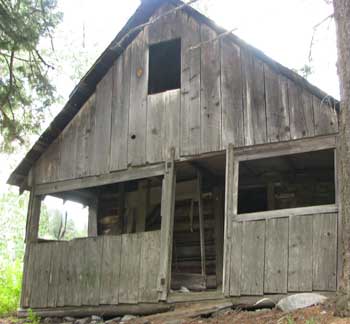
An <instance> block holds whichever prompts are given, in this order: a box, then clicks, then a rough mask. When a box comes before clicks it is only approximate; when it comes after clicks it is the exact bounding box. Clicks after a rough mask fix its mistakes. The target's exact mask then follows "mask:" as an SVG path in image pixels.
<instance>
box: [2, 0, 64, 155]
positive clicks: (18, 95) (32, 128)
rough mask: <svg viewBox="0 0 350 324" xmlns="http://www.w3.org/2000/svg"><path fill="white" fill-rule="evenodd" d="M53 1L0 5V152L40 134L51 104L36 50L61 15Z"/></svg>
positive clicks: (13, 0) (15, 0)
mask: <svg viewBox="0 0 350 324" xmlns="http://www.w3.org/2000/svg"><path fill="white" fill-rule="evenodd" d="M56 5H57V1H56V0H40V1H36V0H1V1H0V135H1V137H2V138H1V139H2V140H1V141H0V151H8V152H10V151H12V150H13V149H14V147H15V143H21V144H23V143H25V142H26V140H25V139H27V138H28V135H29V134H32V133H35V132H37V131H39V130H40V125H41V123H42V121H43V119H44V113H45V108H47V107H48V106H50V105H51V104H52V103H53V102H55V100H56V98H55V89H54V87H53V86H52V84H51V83H50V81H49V77H48V72H49V70H50V69H52V68H53V67H52V66H51V65H50V64H49V63H47V62H46V61H45V59H44V57H46V56H47V54H48V53H45V51H43V50H41V49H40V41H41V40H42V39H44V38H48V37H51V34H52V32H53V30H54V28H55V27H56V25H57V24H58V23H59V22H60V20H61V18H62V14H61V13H60V12H57V11H56Z"/></svg>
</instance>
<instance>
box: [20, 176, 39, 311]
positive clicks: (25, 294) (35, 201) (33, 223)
mask: <svg viewBox="0 0 350 324" xmlns="http://www.w3.org/2000/svg"><path fill="white" fill-rule="evenodd" d="M30 178H31V179H29V180H30V183H31V186H32V188H31V191H30V196H29V203H28V212H27V222H26V233H25V240H24V241H25V243H26V245H25V253H24V260H23V277H22V290H21V301H20V306H21V307H23V308H25V307H29V306H30V305H29V297H30V282H31V279H32V278H30V273H29V269H28V268H29V258H30V251H31V245H32V243H35V242H37V240H38V235H39V222H40V210H41V200H42V196H37V195H35V181H34V172H30Z"/></svg>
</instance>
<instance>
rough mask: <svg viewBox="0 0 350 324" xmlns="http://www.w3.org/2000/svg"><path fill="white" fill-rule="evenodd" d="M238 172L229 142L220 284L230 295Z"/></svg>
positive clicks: (225, 293)
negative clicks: (222, 266) (222, 264)
mask: <svg viewBox="0 0 350 324" xmlns="http://www.w3.org/2000/svg"><path fill="white" fill-rule="evenodd" d="M238 172H239V162H238V161H236V160H235V158H234V147H233V144H229V145H228V147H227V151H226V179H225V229H224V270H223V272H224V274H223V285H222V290H223V294H224V296H229V295H230V268H231V250H232V244H231V236H232V222H233V221H234V220H235V216H236V215H237V200H238Z"/></svg>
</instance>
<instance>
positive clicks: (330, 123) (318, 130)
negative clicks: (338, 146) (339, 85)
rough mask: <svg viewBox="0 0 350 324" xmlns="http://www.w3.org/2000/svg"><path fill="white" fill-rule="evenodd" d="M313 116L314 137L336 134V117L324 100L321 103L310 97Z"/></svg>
mask: <svg viewBox="0 0 350 324" xmlns="http://www.w3.org/2000/svg"><path fill="white" fill-rule="evenodd" d="M312 101H313V109H314V116H315V135H326V134H334V133H337V132H338V116H337V112H336V111H335V109H333V107H331V106H330V105H328V101H327V99H326V98H325V99H324V100H323V101H322V100H321V99H319V98H317V97H316V96H312Z"/></svg>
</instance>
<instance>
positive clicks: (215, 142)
mask: <svg viewBox="0 0 350 324" xmlns="http://www.w3.org/2000/svg"><path fill="white" fill-rule="evenodd" d="M216 36H217V35H216V33H215V32H214V31H213V30H212V29H210V28H209V27H207V26H206V25H201V42H202V43H203V42H207V41H209V40H212V39H214V38H215V37H216ZM220 87H221V85H220V43H219V41H218V40H214V41H210V42H207V43H204V44H203V45H202V49H201V99H200V100H201V151H202V152H212V151H218V150H220V149H221V95H220V93H221V92H220Z"/></svg>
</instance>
